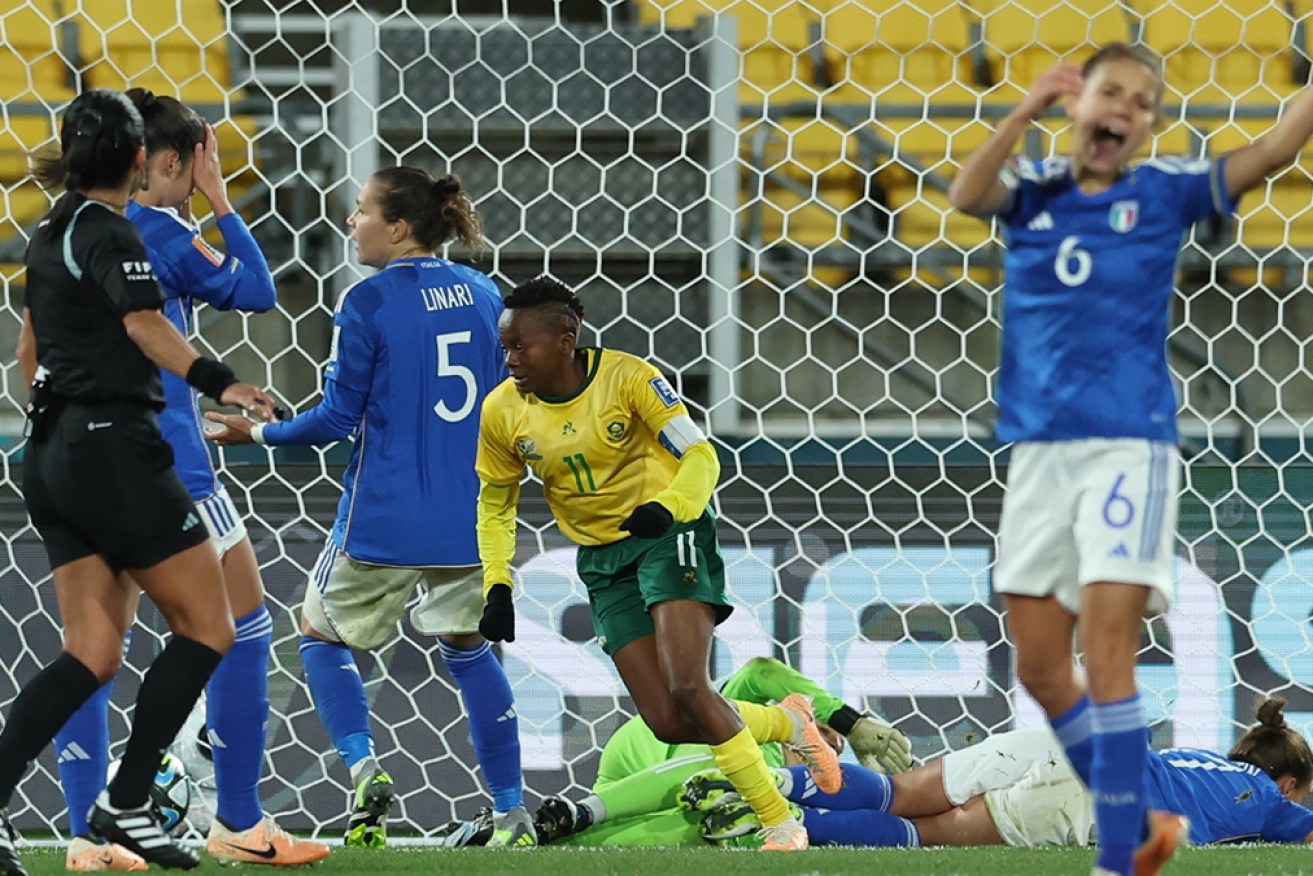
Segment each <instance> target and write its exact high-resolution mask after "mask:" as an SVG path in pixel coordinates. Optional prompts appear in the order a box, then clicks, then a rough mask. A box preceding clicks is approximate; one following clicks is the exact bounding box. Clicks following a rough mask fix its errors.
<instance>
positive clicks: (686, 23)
mask: <svg viewBox="0 0 1313 876" xmlns="http://www.w3.org/2000/svg"><path fill="white" fill-rule="evenodd" d="M722 15H725V16H733V17H734V19H735V21H736V22H737V28H738V48H739V50H740V51H741V52H742V53H743V76H742V87H741V89H740V99H741V100H743V101H744V102H745V103H753V104H757V103H763V102H766V101H769V102H770V103H771V104H774V105H778V104H781V103H787V102H791V101H797V100H814V99H815V98H816V96H817V94H818V87H817V86H818V82H817V77H816V71H815V70H813V69H812V68H813V55H814V53H813V47H814V46H815V44H816V41H817V40H816V34H818V33H819V26H820V17H821V16H820V11H819V10H818V9H817V8H816V7H815V6H813V5H809V4H808V3H807V2H799V0H642V2H640V3H639V20H640V21H641V22H643V23H645V24H649V25H658V26H661V27H667V28H689V27H693V26H694V25H695V24H696V23H697V22H698V20H699V19H701V18H704V17H716V16H722Z"/></svg>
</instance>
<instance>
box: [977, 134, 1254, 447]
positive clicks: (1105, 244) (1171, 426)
mask: <svg viewBox="0 0 1313 876" xmlns="http://www.w3.org/2000/svg"><path fill="white" fill-rule="evenodd" d="M1002 179H1003V181H1004V183H1005V184H1006V185H1007V186H1008V187H1009V189H1010V190H1011V192H1012V196H1011V199H1010V200H1009V202H1008V204H1007V205H1006V206H1005V208H1004V209H1003V210H1002V211H1001V212H1000V214H999V218H1000V220H1001V222H1002V223H1003V226H1004V240H1005V242H1006V244H1007V258H1006V261H1005V267H1006V271H1007V278H1006V288H1005V291H1004V296H1003V349H1002V357H1001V360H1002V361H1001V364H1000V370H999V377H998V407H999V420H998V429H997V434H998V438H999V440H1000V441H1065V440H1073V439H1081V438H1146V439H1149V440H1153V441H1168V442H1175V441H1176V395H1175V392H1174V390H1173V387H1172V380H1171V375H1170V373H1169V371H1168V368H1167V351H1166V345H1167V325H1168V310H1169V302H1170V299H1171V295H1172V289H1173V287H1174V284H1175V279H1176V268H1177V261H1178V258H1179V255H1180V250H1181V243H1182V239H1183V236H1184V234H1185V232H1186V230H1187V229H1189V227H1190V226H1191V225H1192V224H1194V223H1195V222H1198V221H1199V220H1201V219H1205V218H1207V217H1209V216H1212V215H1215V214H1219V213H1229V212H1231V211H1232V210H1233V209H1234V207H1235V205H1234V203H1233V202H1232V201H1231V199H1230V197H1229V196H1228V195H1227V193H1226V189H1225V186H1224V185H1223V182H1222V180H1223V177H1222V162H1221V161H1216V162H1214V161H1186V160H1179V159H1154V160H1151V161H1146V162H1144V163H1142V164H1139V165H1136V166H1133V167H1131V168H1129V169H1128V170H1127V171H1126V173H1125V174H1123V175H1122V177H1121V179H1119V180H1118V181H1117V182H1116V183H1114V184H1113V185H1112V186H1111V187H1109V188H1108V189H1107V190H1105V191H1102V192H1098V193H1095V194H1085V193H1083V192H1081V191H1080V189H1079V188H1078V187H1077V186H1076V182H1075V180H1074V179H1073V177H1072V175H1071V171H1070V167H1069V164H1068V161H1067V160H1066V159H1065V158H1052V159H1048V160H1047V161H1044V162H1042V163H1041V162H1034V161H1032V160H1030V159H1027V158H1021V159H1019V160H1018V163H1017V166H1016V167H1015V168H1006V169H1005V170H1004V171H1003V175H1002Z"/></svg>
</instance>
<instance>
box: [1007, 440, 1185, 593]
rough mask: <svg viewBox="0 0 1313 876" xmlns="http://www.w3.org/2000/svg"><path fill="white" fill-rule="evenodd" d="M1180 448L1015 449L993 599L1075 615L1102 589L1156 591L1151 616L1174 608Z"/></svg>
mask: <svg viewBox="0 0 1313 876" xmlns="http://www.w3.org/2000/svg"><path fill="white" fill-rule="evenodd" d="M1180 480H1181V463H1180V458H1179V456H1178V455H1177V451H1176V447H1175V446H1173V445H1171V444H1165V443H1161V442H1153V441H1146V440H1142V439H1134V438H1091V439H1086V440H1083V441H1054V442H1034V443H1023V444H1017V445H1016V446H1015V447H1013V449H1012V462H1011V464H1010V465H1009V467H1008V484H1007V491H1006V492H1005V493H1004V496H1003V519H1002V521H1001V522H1000V523H999V549H998V565H997V568H996V570H995V573H994V589H995V590H996V591H998V592H1000V593H1011V594H1015V595H1018V596H1053V597H1054V598H1056V599H1057V600H1058V602H1059V603H1061V604H1062V606H1063V607H1064V608H1066V609H1067V610H1068V611H1070V612H1072V613H1073V614H1076V613H1078V611H1079V609H1080V588H1081V587H1083V586H1084V585H1086V584H1090V583H1092V582H1095V581H1111V582H1116V583H1121V584H1142V585H1144V586H1146V587H1148V588H1150V593H1149V611H1150V612H1151V613H1154V614H1157V613H1159V612H1164V611H1166V610H1167V609H1168V608H1169V607H1170V605H1171V602H1172V591H1173V580H1172V575H1173V572H1172V570H1173V568H1174V556H1175V538H1176V517H1177V490H1178V487H1179V485H1180Z"/></svg>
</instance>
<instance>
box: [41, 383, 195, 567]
mask: <svg viewBox="0 0 1313 876" xmlns="http://www.w3.org/2000/svg"><path fill="white" fill-rule="evenodd" d="M23 499H24V501H25V503H26V504H27V512H28V514H29V515H30V516H31V518H32V523H33V524H34V525H35V526H36V529H37V532H38V533H40V535H41V538H42V540H43V541H45V543H46V553H47V554H48V555H49V557H50V568H52V569H55V568H58V567H59V566H62V565H64V564H65V563H71V562H73V561H74V560H79V559H82V558H83V557H87V556H91V555H92V554H100V555H101V556H103V557H104V558H105V560H106V562H108V563H109V565H110V568H112V569H113V570H114V571H115V572H119V571H122V570H123V569H149V568H150V567H151V566H154V565H156V564H157V563H159V562H161V561H163V560H167V559H168V558H169V557H171V556H173V555H174V554H177V553H181V552H182V551H185V550H187V549H188V548H191V547H195V546H196V545H198V544H200V543H202V542H204V541H206V540H207V539H208V538H209V532H208V530H206V528H205V525H204V524H203V523H202V522H201V518H200V515H199V514H198V513H197V511H196V505H195V503H193V502H192V499H191V496H190V495H189V494H188V493H187V488H186V487H184V486H183V485H182V481H181V479H179V477H178V475H177V473H176V472H175V471H174V470H173V448H172V447H170V446H169V443H168V442H167V441H165V440H164V438H163V436H161V435H160V429H159V424H158V422H157V421H156V418H155V412H154V411H152V410H151V409H150V408H148V407H145V406H143V405H141V404H140V403H134V402H126V401H120V402H108V403H105V404H97V405H82V404H78V403H76V402H72V401H69V402H67V403H66V404H65V406H64V409H63V411H62V412H61V413H60V415H59V418H58V420H57V421H56V422H55V424H54V425H53V428H52V430H51V432H50V437H49V438H48V439H47V440H46V441H45V442H44V443H42V444H40V445H34V444H33V443H32V442H30V441H29V442H28V445H27V448H26V450H25V451H24V455H23Z"/></svg>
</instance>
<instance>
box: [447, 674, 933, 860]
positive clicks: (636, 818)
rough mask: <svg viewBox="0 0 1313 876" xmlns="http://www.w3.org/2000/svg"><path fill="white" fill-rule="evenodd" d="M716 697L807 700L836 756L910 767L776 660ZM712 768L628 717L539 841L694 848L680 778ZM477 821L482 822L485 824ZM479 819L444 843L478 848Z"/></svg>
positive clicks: (782, 758) (899, 741) (778, 749)
mask: <svg viewBox="0 0 1313 876" xmlns="http://www.w3.org/2000/svg"><path fill="white" fill-rule="evenodd" d="M721 692H722V693H723V694H724V695H725V696H726V697H728V698H730V699H735V700H747V701H749V702H756V703H769V702H778V701H779V700H782V699H784V698H785V697H786V696H788V695H789V694H791V693H802V694H805V695H807V696H810V697H812V706H813V708H814V709H815V711H816V720H817V721H818V722H820V723H821V725H822V732H823V733H824V735H825V737H826V739H827V740H828V741H829V742H830V743H831V745H832V746H833V747H834V748H835V750H836V751H840V752H842V750H843V747H844V744H845V740H846V742H847V744H848V745H849V746H851V747H852V750H853V753H854V754H855V755H856V756H857V759H858V760H859V761H861V762H862V763H863V764H865V765H867V766H869V767H871V768H872V769H881V770H886V771H888V772H891V773H898V772H902V771H904V770H907V769H909V768H910V767H911V766H912V755H911V751H912V747H911V743H909V742H908V740H907V737H906V736H904V735H903V734H902V733H900V732H899V731H898V730H896V729H894V728H893V727H890V726H889V725H888V724H885V723H883V722H881V721H879V720H878V719H876V718H874V717H872V716H870V715H863V714H861V713H860V712H858V711H857V710H856V709H853V708H852V707H850V706H847V705H844V703H843V701H841V700H839V699H838V698H837V697H834V696H831V695H830V694H828V693H826V691H825V690H824V689H823V688H821V686H820V685H818V684H816V683H815V682H814V681H812V680H811V679H809V678H806V677H805V676H803V675H801V674H799V673H798V672H796V671H794V670H793V669H790V668H789V667H788V666H785V665H784V664H783V663H781V662H780V661H778V660H774V659H771V658H768V657H757V658H754V659H753V660H750V661H748V663H747V664H746V665H745V666H744V667H743V668H742V669H740V670H739V671H738V672H736V673H735V674H734V675H733V676H731V677H730V679H729V680H728V681H726V682H725V684H724V685H723V687H722V689H721ZM762 753H763V755H764V756H765V758H766V763H767V764H768V765H769V766H772V767H779V766H787V765H789V764H788V762H787V761H786V754H785V751H784V749H783V747H782V746H780V745H779V744H777V743H767V744H765V745H763V746H762ZM714 767H715V761H714V759H713V758H712V756H711V752H710V750H709V749H708V748H707V746H705V745H692V744H686V745H668V744H666V743H664V742H661V741H660V740H658V739H657V738H656V736H655V735H653V733H652V731H651V730H650V729H649V728H648V726H647V725H646V724H644V723H643V720H642V719H641V718H639V717H634V718H631V719H630V720H629V721H628V722H626V723H625V724H624V725H622V726H621V727H620V729H619V730H617V731H616V732H615V735H613V736H612V737H611V739H610V740H608V741H607V743H606V747H605V748H603V749H602V758H601V760H600V761H599V762H598V769H597V781H596V782H595V783H594V784H593V789H592V790H593V793H592V794H591V795H589V796H588V797H587V798H585V799H584V800H582V801H579V802H573V801H570V800H567V799H566V798H564V797H549V798H547V799H546V800H545V801H544V802H543V805H542V806H541V807H539V809H538V817H537V819H536V826H537V829H538V841H539V842H540V843H548V842H554V843H568V844H570V845H581V846H603V845H609V846H617V845H618V846H680V845H702V844H704V842H705V841H704V840H703V839H702V836H701V833H700V831H701V828H702V825H701V821H702V813H700V812H690V811H685V810H683V809H680V808H678V803H677V797H678V796H679V793H680V791H681V789H682V786H683V783H684V780H685V779H687V778H689V777H690V776H692V775H694V774H695V773H699V772H702V771H705V770H707V769H710V768H714ZM485 822H487V823H486V824H485ZM490 824H491V822H488V821H487V819H486V818H484V817H483V814H482V813H480V815H479V816H477V817H476V818H474V819H473V820H472V821H464V822H453V823H452V824H451V825H448V828H447V833H446V836H445V838H444V844H445V845H448V846H464V845H479V844H481V843H480V840H485V839H486V834H487V833H488V832H489V831H488V827H489V825H490Z"/></svg>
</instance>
